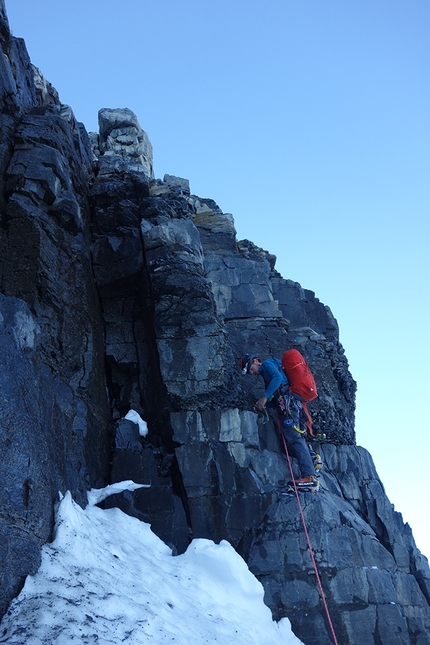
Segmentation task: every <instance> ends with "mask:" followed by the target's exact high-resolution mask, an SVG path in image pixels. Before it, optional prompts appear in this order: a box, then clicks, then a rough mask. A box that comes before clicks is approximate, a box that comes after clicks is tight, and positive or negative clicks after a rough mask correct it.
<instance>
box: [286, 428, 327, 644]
mask: <svg viewBox="0 0 430 645" xmlns="http://www.w3.org/2000/svg"><path fill="white" fill-rule="evenodd" d="M280 430H281V435H282V440H283V442H284V448H285V454H286V455H287V460H288V467H289V469H290V473H291V480H292V482H293V486H294V492H295V494H296V498H297V504H298V506H299V511H300V517H301V520H302V524H303V529H304V532H305V536H306V542H307V544H308V549H309V553H310V556H311V560H312V564H313V566H314V571H315V576H316V579H317V583H318V588H319V592H320V595H321V599H322V601H323V605H324V609H325V612H326V614H327V620H328V624H329V626H330V630H331V633H332V636H333V642H334V645H338V642H337V638H336V633H335V631H334V627H333V623H332V621H331V616H330V612H329V609H328V605H327V601H326V599H325V594H324V590H323V588H322V584H321V578H320V575H319V573H318V568H317V563H316V561H315V557H314V552H313V549H312V545H311V541H310V539H309V533H308V527H307V526H306V520H305V516H304V514H303V508H302V504H301V502H300V497H299V492H298V490H297V486H296V482H295V480H294V473H293V467H292V464H291V459H290V455H289V452H288V448H287V442H286V441H285V437H284V433H283V432H282V429H280Z"/></svg>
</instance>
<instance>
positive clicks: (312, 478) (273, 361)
mask: <svg viewBox="0 0 430 645" xmlns="http://www.w3.org/2000/svg"><path fill="white" fill-rule="evenodd" d="M241 367H242V374H253V375H257V374H259V375H260V376H262V377H263V379H264V382H265V385H266V390H265V392H264V394H263V396H262V397H260V398H259V399H258V401H257V402H256V404H255V407H256V408H257V410H259V411H263V410H264V409H265V408H266V406H267V407H270V408H275V411H276V418H277V422H278V426H279V429H280V430H281V431H282V433H283V435H284V437H285V441H286V443H287V447H288V451H289V452H290V453H291V454H292V456H293V457H296V459H297V461H298V464H299V468H300V473H301V478H300V479H296V480H295V483H296V486H297V489H298V490H301V491H309V490H310V491H312V492H317V491H318V488H319V482H318V479H317V477H316V474H315V473H316V469H317V470H319V469H320V468H321V466H322V462H321V458H320V456H319V455H317V454H315V452H314V451H313V450H311V449H310V448H308V445H307V444H306V442H305V440H304V433H305V430H303V429H302V428H301V424H300V421H301V419H300V417H301V416H302V414H301V413H302V404H301V402H300V401H299V400H298V399H297V398H296V397H295V396H294V395H292V394H291V393H290V392H289V382H288V378H287V376H286V374H285V373H284V371H283V369H282V365H281V361H280V360H279V359H278V358H267V359H266V360H264V361H261V359H260V358H258V356H255V355H253V354H247V355H246V356H245V357H244V358H243V359H242V360H241ZM288 488H289V487H287V489H288Z"/></svg>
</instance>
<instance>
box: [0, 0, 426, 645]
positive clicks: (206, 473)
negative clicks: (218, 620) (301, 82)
mask: <svg viewBox="0 0 430 645" xmlns="http://www.w3.org/2000/svg"><path fill="white" fill-rule="evenodd" d="M0 16H1V19H2V20H1V24H0V38H1V46H2V50H3V56H2V57H0V60H1V63H0V83H1V85H0V107H1V115H0V120H1V126H2V127H1V141H0V206H1V220H0V222H1V226H0V251H1V253H0V285H1V288H0V351H1V356H2V360H1V364H0V383H1V385H2V392H3V397H2V400H1V403H0V454H1V460H0V476H1V481H2V487H1V490H0V500H1V505H0V509H1V510H0V533H1V537H2V540H1V542H0V553H1V560H2V567H1V574H0V575H1V583H2V584H1V586H0V612H1V613H2V614H3V613H4V612H5V611H6V609H7V606H8V603H9V601H10V600H11V598H13V597H14V596H15V595H16V594H17V593H18V592H19V590H20V588H21V586H22V584H23V581H24V579H25V576H26V575H27V574H29V573H33V572H34V571H35V570H36V569H37V567H38V563H39V552H40V545H41V544H43V543H44V542H46V541H47V540H49V539H50V534H51V529H52V511H53V505H54V503H55V501H56V499H57V496H58V492H59V491H60V492H61V493H64V492H65V491H66V490H71V492H72V494H73V496H74V497H75V499H77V500H78V501H79V502H80V503H81V504H85V493H86V491H87V490H88V489H89V488H91V487H97V486H102V485H104V484H106V483H111V482H115V481H119V480H122V479H134V480H135V481H136V482H139V483H145V484H150V485H151V486H150V488H145V489H140V490H137V491H135V492H134V493H131V492H128V493H124V494H122V495H119V496H116V497H113V498H110V500H109V502H106V503H109V504H112V503H113V504H115V505H118V506H120V507H121V508H123V510H125V511H126V512H128V513H130V514H132V515H135V516H136V517H138V518H140V519H142V520H144V521H147V522H150V523H151V526H152V529H153V530H154V531H155V532H156V533H157V534H158V535H159V536H160V537H161V538H162V539H163V540H165V541H166V542H167V543H168V544H169V545H171V546H172V548H173V549H174V551H175V552H176V553H180V552H183V551H184V550H185V549H186V548H187V545H188V544H189V541H190V540H191V539H192V538H194V537H206V538H211V539H214V540H216V541H218V540H221V539H227V540H228V541H229V542H230V543H231V544H233V546H234V547H235V548H236V549H237V550H238V552H239V553H240V554H241V555H242V556H243V557H244V558H245V560H246V561H247V562H248V564H249V567H250V569H251V570H252V571H253V572H254V573H255V575H256V576H257V577H258V578H259V579H260V580H261V582H262V584H263V585H264V588H265V592H266V595H265V599H266V602H267V604H268V605H269V607H270V608H271V609H272V612H273V615H274V618H276V619H279V618H280V617H281V616H285V615H287V616H289V618H290V619H291V621H292V625H293V629H294V631H295V633H296V634H297V635H298V636H299V637H300V638H301V640H302V641H303V642H304V643H306V645H317V644H318V645H326V644H328V643H331V642H332V640H331V633H330V629H329V627H328V624H327V617H326V614H325V612H324V607H323V603H322V601H321V598H320V595H319V593H318V587H317V585H316V581H315V575H314V571H313V566H312V562H311V559H310V555H309V550H308V547H307V544H306V540H305V536H304V531H303V527H302V525H301V522H300V515H299V512H298V507H297V501H296V499H295V498H281V497H280V496H279V494H278V491H279V489H280V488H282V487H283V486H284V485H285V483H286V481H287V480H288V479H290V472H289V469H288V464H287V459H286V456H285V454H284V452H283V446H282V442H281V440H280V436H279V432H278V430H277V428H276V425H275V424H274V422H273V419H272V418H269V420H268V421H267V423H266V422H265V421H266V419H265V418H263V417H262V416H260V417H259V416H257V414H256V413H255V409H254V402H255V400H256V399H257V398H258V397H259V396H260V395H261V392H262V382H259V379H257V378H253V377H250V376H243V375H241V373H240V370H239V369H238V361H239V358H240V357H241V356H242V355H243V354H244V353H245V352H247V351H252V352H253V353H255V354H258V355H260V356H262V357H266V356H269V355H273V356H280V355H281V353H282V352H283V351H284V350H285V349H286V348H289V347H296V348H298V349H299V350H300V351H301V352H302V353H303V354H304V355H305V356H306V358H307V360H308V362H309V364H310V366H311V368H312V370H313V372H314V374H315V377H316V380H317V384H318V389H319V397H318V399H317V400H316V401H314V402H312V403H311V404H310V406H309V407H310V409H311V412H312V415H313V417H314V423H315V427H316V428H317V429H318V430H319V432H320V433H325V434H326V435H327V440H326V441H325V442H324V443H320V442H314V444H313V447H314V448H315V449H316V450H317V451H318V452H320V454H321V455H322V457H323V461H324V469H323V471H322V475H321V488H322V490H321V492H320V493H319V494H318V495H308V496H303V495H302V502H303V513H304V517H305V519H306V522H307V526H308V530H309V537H310V541H311V543H312V545H313V550H314V554H315V560H316V563H317V566H318V570H319V572H320V576H321V581H322V585H323V588H324V591H325V594H326V598H327V603H328V606H329V608H330V612H331V617H332V620H333V624H334V627H335V629H336V633H337V638H338V641H339V642H345V643H346V642H348V643H354V644H355V643H357V644H358V643H360V645H392V644H393V643H394V644H399V645H400V644H402V645H403V644H404V645H425V644H426V643H430V638H429V632H430V615H429V612H430V610H429V602H430V573H429V569H428V563H427V560H426V559H425V558H424V557H423V556H422V555H421V554H420V553H419V551H418V550H417V549H416V546H415V543H414V540H413V537H412V533H411V531H410V528H409V527H408V526H407V525H405V524H404V523H403V520H402V518H401V515H400V514H399V513H396V512H395V511H394V509H393V507H392V505H391V504H390V502H389V500H388V499H387V497H386V495H385V492H384V489H383V485H382V483H381V482H380V480H379V478H378V476H377V473H376V472H375V468H374V466H373V463H372V459H371V457H370V455H369V454H368V453H367V452H366V451H365V450H364V449H363V448H360V447H357V446H356V445H355V435H354V405H355V383H354V380H353V379H352V377H351V374H350V373H349V369H348V363H347V360H346V358H345V355H344V351H343V348H342V346H341V344H340V343H339V335H338V326H337V323H336V320H335V319H334V317H333V315H332V313H331V311H330V309H329V308H328V307H327V306H325V305H323V304H322V303H321V302H320V301H319V300H318V298H316V297H315V294H314V293H313V292H312V291H309V290H306V289H303V288H302V287H301V286H300V285H299V284H297V283H295V282H292V281H291V280H286V279H284V278H283V277H282V276H280V275H279V273H278V272H277V271H276V269H275V265H276V258H275V257H274V256H273V255H271V254H270V253H269V252H267V251H264V250H262V249H260V248H259V247H258V246H256V245H255V244H254V243H252V242H250V241H248V240H243V241H238V240H237V237H236V231H235V228H234V220H233V217H232V216H231V215H230V214H226V213H223V212H222V211H221V209H220V208H219V207H218V206H217V204H216V203H215V202H214V201H213V200H211V199H203V198H200V197H197V196H195V195H192V194H191V191H190V186H189V182H188V181H187V180H185V179H182V178H178V177H175V176H173V175H166V176H165V177H164V178H163V180H160V179H155V178H154V174H153V162H152V148H151V144H150V142H149V139H148V137H147V135H146V133H145V132H144V131H143V130H142V128H141V127H140V125H139V122H138V120H137V117H136V116H135V115H134V114H133V113H132V112H131V111H130V110H128V109H103V110H101V111H100V113H99V124H100V132H99V133H98V134H90V136H88V134H87V133H86V131H85V129H84V128H83V126H82V125H81V124H79V123H77V122H76V120H75V118H74V116H73V112H72V110H71V109H70V108H68V107H67V106H64V105H62V104H61V103H60V101H59V98H58V95H57V93H56V92H55V90H54V88H52V86H50V85H49V83H48V82H46V81H45V80H44V79H43V76H42V75H41V73H40V72H39V70H37V69H36V68H34V67H33V66H32V65H31V63H30V60H29V58H28V55H27V52H26V49H25V45H24V43H23V41H21V40H19V39H15V38H13V37H12V36H11V35H10V32H9V28H8V25H7V20H6V16H5V12H4V6H3V3H2V2H1V0H0ZM130 409H134V410H135V411H137V412H138V413H139V414H140V415H141V417H142V418H144V419H145V421H146V422H147V423H148V428H149V432H148V435H147V436H146V437H141V436H140V435H139V432H138V427H137V425H136V424H134V423H132V422H131V421H129V420H126V419H124V417H125V416H126V414H127V412H128V411H129V410H130ZM293 468H294V469H295V468H296V464H295V461H294V460H293Z"/></svg>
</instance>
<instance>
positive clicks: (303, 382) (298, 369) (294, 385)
mask: <svg viewBox="0 0 430 645" xmlns="http://www.w3.org/2000/svg"><path fill="white" fill-rule="evenodd" d="M281 362H282V369H283V370H284V372H285V374H286V376H287V379H288V380H289V382H290V389H291V392H293V394H297V395H298V396H299V397H300V399H301V401H302V407H303V410H304V412H305V414H306V416H307V418H308V429H309V434H311V435H312V436H314V433H313V430H312V419H311V415H310V414H309V411H308V408H307V405H306V403H307V401H313V400H314V399H316V398H317V396H318V391H317V386H316V384H315V379H314V377H313V374H312V372H311V370H310V369H309V365H308V364H307V363H306V361H305V359H304V358H303V356H302V355H301V354H300V352H299V351H298V350H297V349H289V350H287V351H286V352H284V354H283V356H282V360H281Z"/></svg>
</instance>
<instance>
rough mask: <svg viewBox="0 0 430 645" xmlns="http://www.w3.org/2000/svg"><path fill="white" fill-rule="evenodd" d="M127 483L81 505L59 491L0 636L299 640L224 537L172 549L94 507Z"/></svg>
mask: <svg viewBox="0 0 430 645" xmlns="http://www.w3.org/2000/svg"><path fill="white" fill-rule="evenodd" d="M136 487H138V485H137V484H134V483H133V482H123V483H122V484H119V485H118V484H116V485H114V486H108V487H107V488H105V489H101V490H92V491H91V492H90V493H89V494H88V502H89V503H88V506H87V507H86V509H82V508H81V507H80V506H79V505H77V504H76V503H75V502H74V501H73V499H72V497H71V495H70V493H67V494H66V495H65V496H64V498H63V499H62V500H61V502H60V504H59V506H58V508H57V512H56V531H55V539H54V541H53V542H52V543H51V544H47V545H45V546H44V547H43V550H42V564H41V566H40V569H39V571H38V572H37V574H36V575H35V576H29V577H28V578H27V580H26V583H25V585H24V588H23V590H22V592H21V594H20V595H19V596H18V598H16V599H15V600H14V601H13V602H12V604H11V606H10V609H9V611H8V613H7V614H6V615H5V617H4V618H3V621H2V623H1V625H0V643H10V644H12V643H15V644H19V645H23V643H25V645H54V644H55V645H66V644H67V645H69V644H70V643H73V642H76V643H97V645H114V644H115V645H116V644H119V643H121V644H126V645H141V644H144V643H152V644H153V645H154V644H156V645H161V644H163V643H173V644H174V645H199V644H200V643H202V644H203V643H209V644H210V643H220V644H221V645H225V644H226V643H234V645H242V644H244V645H245V644H246V645H251V644H255V645H278V644H279V645H281V644H282V645H299V644H300V643H301V641H300V640H299V639H298V638H296V637H295V636H294V634H293V633H292V632H291V628H290V623H289V621H288V619H287V618H284V619H282V620H281V621H280V622H279V623H276V622H274V621H272V617H271V612H270V610H269V609H268V607H266V605H264V603H263V587H262V585H261V584H260V583H259V582H258V581H257V579H256V578H255V577H254V576H253V575H252V574H251V573H250V571H249V570H248V568H247V566H246V564H245V562H244V561H243V560H242V558H240V556H239V555H238V554H237V553H236V552H235V551H234V549H233V548H232V547H231V546H230V544H228V543H227V542H225V541H223V542H221V543H220V544H218V545H216V544H214V542H212V541H210V540H203V539H198V540H194V541H193V542H192V543H191V545H190V546H189V548H188V550H187V551H186V553H184V554H183V555H180V556H176V557H173V556H172V552H171V550H170V548H169V547H167V546H166V545H165V544H164V543H163V542H162V541H161V540H160V539H159V538H158V537H157V536H156V535H154V533H152V531H151V529H150V526H149V525H148V524H145V523H143V522H140V521H139V520H137V519H135V518H132V517H129V516H128V515H126V514H124V513H123V512H122V511H120V510H119V509H115V508H114V509H109V510H102V509H100V508H98V507H97V506H95V504H97V503H98V502H100V501H101V500H102V499H104V498H105V497H107V496H108V495H109V494H112V493H115V492H118V491H119V490H124V489H128V490H133V489H135V488H136Z"/></svg>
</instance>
